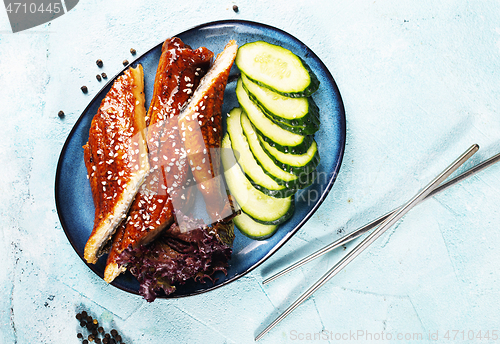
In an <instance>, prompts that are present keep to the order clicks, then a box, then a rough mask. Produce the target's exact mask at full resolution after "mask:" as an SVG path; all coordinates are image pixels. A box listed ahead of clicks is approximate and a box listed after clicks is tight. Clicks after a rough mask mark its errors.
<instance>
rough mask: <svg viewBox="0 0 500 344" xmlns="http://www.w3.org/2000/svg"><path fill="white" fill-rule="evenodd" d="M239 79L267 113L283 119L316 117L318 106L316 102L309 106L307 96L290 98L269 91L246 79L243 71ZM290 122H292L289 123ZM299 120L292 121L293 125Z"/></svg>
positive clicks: (317, 115) (293, 119)
mask: <svg viewBox="0 0 500 344" xmlns="http://www.w3.org/2000/svg"><path fill="white" fill-rule="evenodd" d="M241 81H242V82H243V87H244V88H245V90H246V91H247V92H248V93H249V95H250V96H251V98H252V100H253V99H254V98H255V100H256V101H257V102H258V103H259V104H260V105H261V106H262V107H263V108H264V109H266V110H267V111H268V112H269V113H271V114H273V115H274V116H276V117H279V118H281V119H283V120H289V121H299V120H301V119H309V117H311V116H313V117H316V118H318V117H319V113H318V111H317V110H318V108H317V106H316V104H314V103H313V104H314V105H313V106H311V104H310V99H312V98H307V97H300V98H290V97H285V96H283V95H281V94H278V93H276V92H273V91H271V90H270V89H268V88H266V87H262V86H260V85H258V84H256V83H255V82H253V81H252V80H250V79H248V77H247V76H246V75H245V73H241ZM290 124H292V123H290ZM297 124H299V122H296V123H294V125H297Z"/></svg>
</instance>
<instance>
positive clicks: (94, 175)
mask: <svg viewBox="0 0 500 344" xmlns="http://www.w3.org/2000/svg"><path fill="white" fill-rule="evenodd" d="M145 115H146V109H145V107H144V74H143V70H142V66H141V65H138V66H137V68H129V69H127V70H126V71H125V72H124V74H123V75H122V76H120V77H119V78H118V79H117V80H116V81H115V82H114V84H113V86H112V87H111V89H110V90H109V92H108V94H107V95H106V97H104V99H103V100H102V102H101V106H100V107H99V109H98V110H97V114H96V115H95V116H94V118H93V120H92V124H91V127H90V132H89V140H88V142H87V144H86V145H85V146H83V149H84V159H85V166H86V167H87V173H88V177H89V180H90V186H91V189H92V196H93V199H94V206H95V218H94V228H93V230H92V233H91V235H90V237H89V239H88V241H87V243H86V245H85V252H84V257H85V260H86V261H87V262H88V263H92V264H95V263H96V262H97V259H98V257H99V256H100V255H101V254H102V253H103V248H104V246H105V244H106V243H107V242H108V240H109V239H110V237H111V235H112V234H113V233H114V231H115V229H116V227H117V226H118V225H119V224H120V222H121V221H122V220H123V219H124V218H125V217H126V214H127V211H128V209H129V207H130V205H131V203H132V201H133V199H134V197H135V195H136V193H137V191H138V190H139V187H140V186H141V184H142V183H143V181H144V179H145V177H146V175H147V173H148V171H149V162H148V157H147V146H146V137H145V135H146V122H145Z"/></svg>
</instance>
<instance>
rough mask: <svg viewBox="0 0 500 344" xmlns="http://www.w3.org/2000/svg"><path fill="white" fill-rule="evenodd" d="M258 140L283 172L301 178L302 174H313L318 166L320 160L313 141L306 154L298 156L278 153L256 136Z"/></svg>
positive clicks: (260, 137)
mask: <svg viewBox="0 0 500 344" xmlns="http://www.w3.org/2000/svg"><path fill="white" fill-rule="evenodd" d="M258 138H259V141H260V143H261V145H262V148H264V151H265V152H266V153H267V155H268V156H269V157H270V158H271V159H273V161H274V162H275V164H276V165H278V166H279V167H281V168H282V169H283V170H284V171H287V172H290V173H293V174H295V175H297V176H301V175H302V174H304V173H306V174H309V173H311V172H313V171H314V170H315V169H316V167H317V166H318V164H319V160H320V159H319V152H318V146H317V144H316V141H313V143H312V144H311V147H310V148H309V149H308V150H307V152H306V153H304V154H301V155H298V154H287V153H283V152H280V151H279V150H277V149H276V148H274V147H272V146H271V145H269V143H267V142H266V141H265V140H264V139H263V138H262V136H260V135H258Z"/></svg>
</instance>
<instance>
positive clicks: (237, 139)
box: [226, 108, 296, 198]
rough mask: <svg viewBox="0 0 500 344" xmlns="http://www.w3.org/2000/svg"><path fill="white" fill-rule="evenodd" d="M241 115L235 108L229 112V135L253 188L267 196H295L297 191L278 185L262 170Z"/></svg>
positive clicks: (239, 110) (238, 109)
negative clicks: (248, 140)
mask: <svg viewBox="0 0 500 344" xmlns="http://www.w3.org/2000/svg"><path fill="white" fill-rule="evenodd" d="M241 113H242V110H241V108H234V109H232V110H231V111H230V112H229V114H228V115H227V119H226V124H227V133H228V134H229V137H230V139H231V146H232V148H233V151H234V153H235V156H236V157H237V161H238V164H239V165H240V167H241V169H242V170H243V172H244V173H245V175H246V176H247V177H248V179H249V180H250V182H251V183H252V184H253V186H254V187H255V188H256V189H258V190H259V191H261V192H263V193H265V194H266V195H268V196H274V197H280V198H282V197H288V196H290V195H293V194H294V193H295V192H296V190H295V189H291V188H287V187H285V186H284V185H280V184H278V183H277V182H276V181H275V180H274V179H273V178H271V177H270V176H268V175H267V174H266V173H265V172H264V171H263V170H262V167H261V166H260V165H259V164H258V163H257V161H256V160H255V157H254V156H253V154H252V151H251V150H250V146H249V145H248V142H247V139H246V137H245V135H244V134H243V129H242V127H241V121H240V118H241Z"/></svg>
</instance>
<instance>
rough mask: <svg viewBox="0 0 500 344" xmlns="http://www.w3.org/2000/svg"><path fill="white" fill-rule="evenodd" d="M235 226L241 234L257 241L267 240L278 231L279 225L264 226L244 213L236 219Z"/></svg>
mask: <svg viewBox="0 0 500 344" xmlns="http://www.w3.org/2000/svg"><path fill="white" fill-rule="evenodd" d="M234 224H235V225H236V227H238V229H239V230H240V232H241V233H243V234H244V235H246V236H247V237H249V238H251V239H256V240H264V239H267V238H269V237H270V236H272V235H273V234H274V233H275V232H276V230H277V229H278V225H264V224H262V223H259V222H257V221H255V220H254V219H252V218H251V217H250V216H248V215H247V214H245V213H243V212H241V213H240V214H239V215H238V216H236V217H235V218H234Z"/></svg>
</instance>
